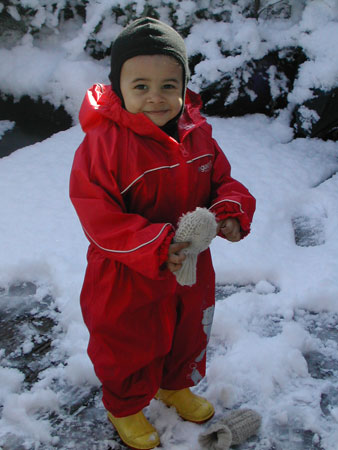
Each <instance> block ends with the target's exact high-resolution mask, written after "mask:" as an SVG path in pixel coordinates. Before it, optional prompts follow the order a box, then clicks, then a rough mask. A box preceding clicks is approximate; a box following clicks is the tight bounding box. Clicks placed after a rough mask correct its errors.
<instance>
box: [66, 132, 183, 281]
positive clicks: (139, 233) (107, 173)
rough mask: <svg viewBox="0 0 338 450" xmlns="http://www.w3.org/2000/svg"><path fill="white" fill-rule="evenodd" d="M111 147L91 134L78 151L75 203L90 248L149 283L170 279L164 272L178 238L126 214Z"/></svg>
mask: <svg viewBox="0 0 338 450" xmlns="http://www.w3.org/2000/svg"><path fill="white" fill-rule="evenodd" d="M113 145H114V142H111V141H110V142H107V139H104V138H103V137H102V136H100V135H99V134H98V133H88V134H87V135H86V137H85V139H84V141H83V142H82V144H81V145H80V147H79V148H78V150H77V151H76V154H75V157H74V162H73V167H72V171H71V176H70V198H71V201H72V203H73V205H74V207H75V210H76V212H77V214H78V217H79V219H80V222H81V225H82V227H83V230H84V232H85V234H86V236H87V238H88V240H89V241H90V243H91V244H92V245H93V246H94V247H95V248H96V249H97V250H98V251H99V252H102V255H103V256H104V257H105V258H110V259H114V260H115V261H116V262H119V263H122V264H125V265H126V266H128V267H129V268H130V269H132V270H135V271H137V272H139V273H140V274H142V275H143V276H146V277H148V278H150V279H161V278H165V277H168V270H163V263H164V262H165V261H166V259H167V255H168V248H169V245H170V242H171V239H172V237H173V235H174V228H173V226H172V225H171V224H169V223H150V222H149V221H148V220H147V219H146V218H145V217H143V216H141V215H139V214H132V213H129V212H128V211H127V207H126V205H125V203H124V200H123V197H122V195H121V193H120V189H119V186H118V184H117V181H116V176H114V175H115V174H114V171H115V172H116V164H118V161H116V160H114V156H112V152H111V151H110V150H109V149H110V148H111V147H112V146H113Z"/></svg>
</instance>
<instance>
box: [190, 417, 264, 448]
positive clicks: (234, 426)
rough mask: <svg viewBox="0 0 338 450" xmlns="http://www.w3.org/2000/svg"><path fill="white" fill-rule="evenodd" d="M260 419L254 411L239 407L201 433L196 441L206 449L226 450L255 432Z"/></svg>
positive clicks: (259, 424)
mask: <svg viewBox="0 0 338 450" xmlns="http://www.w3.org/2000/svg"><path fill="white" fill-rule="evenodd" d="M261 421H262V419H261V416H260V415H259V414H258V413H257V412H256V411H253V410H251V409H239V410H238V411H234V412H232V413H231V414H230V415H229V416H228V417H225V418H224V419H222V420H220V421H219V422H217V423H214V424H213V425H211V426H210V427H209V428H208V430H207V431H206V432H205V433H201V434H200V435H199V437H198V442H199V443H200V445H201V447H202V448H203V449H206V450H228V449H229V448H230V447H231V446H232V445H239V444H241V443H242V442H245V441H246V440H247V439H248V438H249V437H251V436H253V435H254V434H256V433H257V431H258V429H259V427H260V426H261Z"/></svg>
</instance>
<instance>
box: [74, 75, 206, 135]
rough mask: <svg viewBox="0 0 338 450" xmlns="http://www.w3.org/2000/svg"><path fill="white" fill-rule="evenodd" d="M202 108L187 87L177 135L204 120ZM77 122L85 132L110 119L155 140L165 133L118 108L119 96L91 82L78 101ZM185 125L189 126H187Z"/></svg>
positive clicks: (150, 123)
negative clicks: (81, 98)
mask: <svg viewBox="0 0 338 450" xmlns="http://www.w3.org/2000/svg"><path fill="white" fill-rule="evenodd" d="M201 107H202V102H201V98H200V96H199V95H198V94H196V93H194V92H192V91H191V90H189V89H187V93H186V97H185V108H184V113H183V115H182V116H181V117H180V119H179V122H178V130H179V134H182V133H184V130H185V129H187V128H189V129H190V128H191V127H192V125H191V123H193V124H194V125H200V124H202V123H204V122H205V119H204V117H202V116H201V115H200V109H201ZM79 119H80V124H81V126H82V129H83V131H84V132H85V133H87V132H88V131H90V130H91V129H93V128H95V127H97V126H99V125H102V124H103V123H104V122H106V121H107V119H108V121H113V122H115V123H117V124H119V125H121V126H123V127H126V128H129V129H131V130H132V131H133V132H135V133H137V134H138V135H140V136H146V135H152V136H153V137H154V138H155V139H156V137H157V138H162V139H163V136H164V135H165V133H164V132H163V131H162V130H161V128H159V127H158V126H157V125H155V124H154V123H153V122H152V121H151V120H150V119H148V117H147V116H146V115H145V114H143V113H138V114H133V113H130V112H128V111H127V110H125V109H124V108H123V107H122V102H121V99H120V98H119V97H118V95H117V94H115V92H114V91H113V90H112V88H111V86H108V85H103V84H95V85H93V86H92V87H91V89H89V90H88V91H87V93H86V95H85V98H84V100H83V102H82V106H81V109H80V113H79ZM188 124H189V125H188Z"/></svg>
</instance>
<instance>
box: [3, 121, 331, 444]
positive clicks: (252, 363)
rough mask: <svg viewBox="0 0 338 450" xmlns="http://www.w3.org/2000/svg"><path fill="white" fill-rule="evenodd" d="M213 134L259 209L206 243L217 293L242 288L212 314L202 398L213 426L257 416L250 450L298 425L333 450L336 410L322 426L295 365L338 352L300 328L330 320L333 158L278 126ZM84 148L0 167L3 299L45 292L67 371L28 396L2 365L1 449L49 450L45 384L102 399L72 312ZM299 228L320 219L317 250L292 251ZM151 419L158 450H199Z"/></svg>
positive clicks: (66, 142)
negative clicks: (240, 233)
mask: <svg viewBox="0 0 338 450" xmlns="http://www.w3.org/2000/svg"><path fill="white" fill-rule="evenodd" d="M209 120H210V122H211V123H212V125H213V129H214V134H215V136H216V138H217V139H218V141H219V143H220V145H221V146H222V148H223V149H224V151H225V153H226V154H227V156H228V158H229V160H230V162H231V164H232V167H233V176H234V177H236V178H238V179H240V180H241V181H242V182H243V183H244V184H245V185H247V186H248V188H249V189H250V190H251V191H252V192H253V194H254V195H255V196H256V198H257V213H256V215H255V219H254V222H253V227H252V233H251V234H250V235H249V236H248V237H247V238H246V239H245V240H243V241H241V242H240V243H228V242H225V241H223V240H221V239H219V238H216V240H215V241H214V242H213V244H212V254H213V260H214V265H215V269H216V273H217V282H218V283H219V284H223V285H225V284H226V285H235V284H237V285H247V286H248V285H252V288H250V289H247V290H245V289H244V290H237V291H236V292H235V293H234V294H232V295H230V296H228V297H227V298H221V299H220V300H219V301H218V302H217V306H216V314H215V319H214V324H213V329H212V336H211V341H210V359H209V363H208V366H209V367H208V373H207V380H206V381H205V382H204V383H203V384H202V385H203V386H202V387H201V389H203V390H204V391H205V394H206V395H207V396H208V398H210V400H212V401H213V402H214V403H215V405H216V412H217V413H218V414H221V413H222V411H224V409H225V408H234V407H238V405H241V406H245V407H251V408H253V409H255V410H257V411H258V412H259V413H260V414H262V417H263V427H262V430H261V441H260V442H264V438H265V439H270V437H271V433H272V430H273V427H274V426H279V427H280V426H282V425H283V424H284V425H283V426H285V425H286V424H289V423H290V421H292V423H293V422H294V421H295V420H296V419H297V420H298V421H300V423H301V424H302V425H303V426H304V425H306V427H308V429H310V430H312V431H313V433H317V434H318V435H320V436H321V439H322V445H323V444H324V448H325V450H333V449H334V448H335V445H336V444H335V443H336V440H337V438H338V435H337V430H336V420H337V407H335V408H332V413H331V416H330V417H329V418H327V417H326V418H325V420H324V419H323V417H322V415H321V413H320V411H321V410H320V405H319V401H320V395H321V393H322V392H324V391H325V389H327V386H328V381H327V380H320V379H315V378H313V377H312V376H311V375H310V373H309V370H308V366H307V362H306V359H305V355H306V354H308V353H309V352H310V351H319V350H320V351H321V352H325V354H326V355H328V356H329V355H331V356H332V355H334V352H336V351H337V342H334V341H333V340H331V341H328V342H327V345H326V346H325V347H323V344H322V343H321V341H320V340H319V339H318V338H317V337H316V336H315V335H312V334H311V333H310V332H309V331H308V329H307V325H308V322H307V321H306V320H303V319H304V315H306V314H308V313H309V312H311V313H324V312H326V313H328V314H331V317H334V314H335V313H338V302H337V298H338V281H337V276H336V274H337V272H338V259H337V254H338V239H337V233H336V230H337V229H338V207H337V201H336V198H337V192H338V176H337V174H335V175H334V173H335V172H336V171H337V170H338V144H337V143H335V142H329V141H328V142H323V141H321V140H318V139H313V140H310V139H297V140H292V131H291V130H290V128H289V127H288V125H287V124H286V123H285V119H283V118H281V117H280V118H278V119H270V118H267V117H265V116H263V115H252V116H246V117H242V118H236V119H235V118H230V119H217V118H210V119H209ZM82 137H83V133H82V131H81V129H80V127H79V126H78V125H77V126H74V127H73V128H71V129H69V130H68V131H65V132H61V133H58V134H55V135H54V136H53V137H51V138H49V139H47V140H45V141H44V142H42V143H39V144H36V145H33V146H30V147H26V148H24V149H21V150H18V151H16V152H15V153H13V154H11V155H10V156H8V157H6V158H3V159H1V160H0V188H1V190H2V191H3V192H4V191H6V196H2V197H1V200H0V210H1V212H2V214H1V222H0V234H1V241H2V253H1V257H0V274H1V275H0V286H1V287H3V288H8V286H10V285H11V284H13V283H15V282H18V281H20V280H33V281H34V282H35V283H36V284H37V285H38V286H39V289H40V290H41V293H40V296H43V295H44V294H45V293H46V290H50V292H51V293H52V294H53V297H54V298H55V302H56V305H57V308H58V309H59V311H60V313H59V317H58V320H59V324H60V327H61V330H62V332H61V333H60V334H59V335H58V337H57V339H56V341H55V342H54V352H57V353H58V354H59V357H60V358H61V360H62V361H63V363H62V364H60V365H58V366H57V367H53V366H51V367H49V368H48V369H46V370H45V371H44V372H42V373H40V379H39V381H37V382H36V383H35V384H34V385H33V387H32V388H31V389H30V390H27V388H25V385H24V384H23V375H22V373H21V372H20V371H18V370H15V369H8V368H6V358H4V357H3V358H2V359H3V365H4V366H3V367H2V368H1V371H0V377H1V379H2V380H3V381H2V383H1V398H2V401H3V405H4V406H3V411H2V418H1V421H0V424H1V427H0V429H1V432H0V443H1V436H2V438H4V436H6V433H12V434H13V433H14V434H15V435H18V436H21V437H22V438H23V439H25V440H26V441H25V442H26V443H29V442H30V443H32V442H34V443H37V442H42V443H43V444H44V445H45V447H43V448H48V447H47V445H56V444H55V442H56V441H55V438H56V437H55V435H54V434H53V428H52V426H51V425H50V424H49V422H48V420H47V419H46V418H44V419H37V418H36V416H37V411H39V413H40V414H41V411H48V412H49V413H50V412H52V411H53V410H54V409H55V408H58V407H60V405H62V402H63V399H62V395H61V393H58V391H57V390H55V391H54V390H53V386H52V387H49V386H50V383H51V382H52V380H53V379H54V378H57V379H58V380H59V381H60V380H62V381H63V382H64V383H67V384H68V385H70V386H73V387H79V386H98V381H97V379H96V377H95V375H94V372H93V369H92V367H91V363H90V361H89V359H88V357H87V355H86V345H87V340H88V334H87V330H86V328H85V326H84V324H83V322H82V318H81V313H80V309H79V291H80V289H81V283H82V278H83V273H84V270H85V256H86V249H87V242H86V240H85V238H84V235H83V232H82V229H81V227H80V224H79V222H78V219H77V217H76V215H75V212H74V211H73V209H72V207H71V204H70V201H69V200H68V194H67V189H68V177H69V173H70V168H71V164H72V159H73V155H74V151H75V149H76V147H77V145H78V144H79V143H80V141H81V139H82ZM331 175H333V176H332V177H331V178H329V177H330V176H331ZM297 215H303V216H307V217H316V218H318V217H319V218H321V219H322V222H320V223H321V226H322V227H323V233H324V235H325V242H324V243H323V244H322V245H315V246H310V247H301V246H297V245H296V244H295V239H294V232H293V227H292V218H293V217H296V216H297ZM37 295H39V291H38V293H37ZM0 301H1V297H0ZM273 318H274V320H275V323H274V322H273V321H272V319H273ZM27 346H29V342H25V343H24V347H27ZM28 350H29V348H26V350H25V348H24V349H23V353H25V351H28ZM335 385H337V382H335ZM101 413H102V415H104V412H103V410H102V411H101ZM148 414H149V416H150V417H153V418H154V422H155V424H156V426H157V427H158V428H159V430H163V431H164V434H163V437H162V441H163V445H164V448H167V449H168V450H169V449H171V448H172V447H171V445H172V442H173V439H174V437H173V436H174V435H175V439H180V444H179V446H178V445H177V447H175V448H181V449H182V450H183V449H185V450H188V449H192V448H197V447H195V445H197V444H196V428H195V427H196V426H195V425H191V424H186V423H183V422H181V421H179V420H178V419H177V417H176V416H175V414H174V413H173V412H172V411H170V410H166V409H165V408H163V407H162V406H161V405H158V404H156V405H153V404H151V406H150V407H149V413H148ZM107 427H109V425H108V424H107ZM189 430H190V431H191V432H190V431H189ZM176 432H177V434H176ZM191 436H195V437H191ZM53 442H54V444H53ZM175 442H176V441H175ZM27 445H28V444H27ZM175 445H176V444H175ZM262 445H263V444H262ZM27 448H29V447H27ZM256 448H258V447H256ZM259 448H265V447H263V446H262V447H259Z"/></svg>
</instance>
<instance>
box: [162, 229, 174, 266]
mask: <svg viewBox="0 0 338 450" xmlns="http://www.w3.org/2000/svg"><path fill="white" fill-rule="evenodd" d="M174 236H175V231H174V230H170V231H169V233H168V235H167V237H166V238H165V239H164V241H163V242H162V244H161V245H160V247H159V249H158V255H159V266H160V268H161V269H165V263H166V262H167V260H168V256H169V245H170V244H171V242H172V240H173V238H174Z"/></svg>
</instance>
